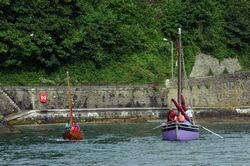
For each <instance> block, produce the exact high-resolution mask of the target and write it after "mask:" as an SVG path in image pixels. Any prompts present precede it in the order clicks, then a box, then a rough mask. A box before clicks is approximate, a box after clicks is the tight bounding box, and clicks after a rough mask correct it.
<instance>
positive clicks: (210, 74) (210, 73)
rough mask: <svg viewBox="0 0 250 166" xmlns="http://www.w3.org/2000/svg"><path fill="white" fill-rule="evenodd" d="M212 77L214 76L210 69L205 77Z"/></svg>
mask: <svg viewBox="0 0 250 166" xmlns="http://www.w3.org/2000/svg"><path fill="white" fill-rule="evenodd" d="M213 75H214V73H213V71H212V69H211V68H209V71H208V73H207V76H213Z"/></svg>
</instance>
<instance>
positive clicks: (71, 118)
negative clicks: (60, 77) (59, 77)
mask: <svg viewBox="0 0 250 166" xmlns="http://www.w3.org/2000/svg"><path fill="white" fill-rule="evenodd" d="M67 79H68V102H69V124H70V128H71V127H72V126H73V117H72V116H73V115H72V103H71V98H70V82H69V72H68V71H67Z"/></svg>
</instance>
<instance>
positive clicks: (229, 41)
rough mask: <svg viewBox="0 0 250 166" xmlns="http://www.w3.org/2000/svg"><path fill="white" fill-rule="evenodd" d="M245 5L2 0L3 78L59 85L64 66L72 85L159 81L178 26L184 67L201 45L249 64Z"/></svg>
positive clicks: (242, 0)
mask: <svg viewBox="0 0 250 166" xmlns="http://www.w3.org/2000/svg"><path fill="white" fill-rule="evenodd" d="M249 8H250V1H247V0H238V1H235V0H227V1H224V0H222V1H220V2H217V1H216V0H205V1H198V2H197V1H193V0H175V1H172V0H140V1H123V0H118V1H117V0H102V1H100V0H93V1H91V2H90V1H86V0H79V1H76V0H64V1H62V0H55V1H47V0H38V1H27V0H23V1H14V0H4V1H1V2H0V18H1V19H0V67H1V71H0V78H1V80H0V85H41V84H46V85H63V84H66V81H65V77H66V71H69V72H70V74H71V76H72V84H73V85H79V84H89V83H91V84H116V83H119V84H134V83H136V84H146V83H162V82H163V81H164V80H165V79H166V78H170V77H171V51H170V50H171V49H170V41H173V43H174V47H175V43H176V42H177V37H178V36H177V28H179V27H180V28H182V30H183V35H182V37H183V39H182V40H183V45H184V55H185V63H186V68H187V71H188V73H190V72H191V69H192V66H193V64H194V60H195V55H196V54H197V53H199V52H203V53H207V54H210V55H213V56H214V57H215V58H218V59H220V60H222V59H224V58H228V57H237V58H238V59H239V61H240V63H241V66H242V68H243V70H248V69H250V56H249V41H250V40H249V39H250V36H249V35H250V21H249V17H248V16H249ZM232 11H234V12H232ZM163 38H167V39H168V41H169V42H168V41H164V40H163Z"/></svg>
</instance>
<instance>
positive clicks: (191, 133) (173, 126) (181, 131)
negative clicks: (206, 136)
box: [162, 122, 199, 141]
mask: <svg viewBox="0 0 250 166" xmlns="http://www.w3.org/2000/svg"><path fill="white" fill-rule="evenodd" d="M198 138H199V127H198V126H197V125H187V124H183V123H180V122H169V123H165V125H162V139H163V140H169V141H190V140H195V139H198Z"/></svg>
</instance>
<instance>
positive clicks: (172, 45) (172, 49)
mask: <svg viewBox="0 0 250 166" xmlns="http://www.w3.org/2000/svg"><path fill="white" fill-rule="evenodd" d="M173 47H174V44H173V41H171V56H172V80H173V79H174V48H173Z"/></svg>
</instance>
